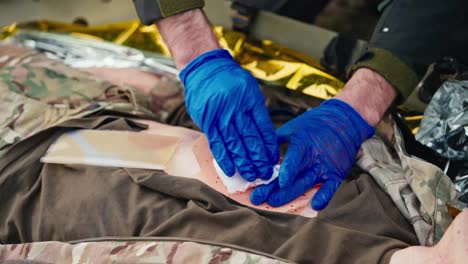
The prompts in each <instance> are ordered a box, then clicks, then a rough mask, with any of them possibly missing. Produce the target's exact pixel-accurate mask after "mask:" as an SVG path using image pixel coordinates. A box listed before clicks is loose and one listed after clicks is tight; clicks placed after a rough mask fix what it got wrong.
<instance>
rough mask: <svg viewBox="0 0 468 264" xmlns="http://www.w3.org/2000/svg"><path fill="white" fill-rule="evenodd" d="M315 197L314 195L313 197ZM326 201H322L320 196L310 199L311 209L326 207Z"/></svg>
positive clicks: (317, 209)
mask: <svg viewBox="0 0 468 264" xmlns="http://www.w3.org/2000/svg"><path fill="white" fill-rule="evenodd" d="M314 198H315V197H314ZM327 205H328V201H324V200H323V199H322V198H318V199H312V209H314V210H316V211H320V210H322V209H324V208H325V207H327Z"/></svg>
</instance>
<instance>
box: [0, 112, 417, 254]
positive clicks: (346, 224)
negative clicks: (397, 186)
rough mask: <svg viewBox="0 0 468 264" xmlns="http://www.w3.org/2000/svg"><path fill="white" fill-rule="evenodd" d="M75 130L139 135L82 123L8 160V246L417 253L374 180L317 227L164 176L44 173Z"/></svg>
mask: <svg viewBox="0 0 468 264" xmlns="http://www.w3.org/2000/svg"><path fill="white" fill-rule="evenodd" d="M73 128H94V129H115V130H139V129H143V127H142V126H140V125H138V124H136V123H134V122H131V121H129V120H127V119H125V118H120V117H117V116H100V117H93V118H82V119H76V120H72V121H68V122H66V123H63V124H62V125H60V126H58V127H53V128H50V129H47V130H45V131H42V132H40V133H38V134H36V135H35V136H32V137H30V138H28V139H26V140H23V141H21V142H19V143H17V144H16V145H14V146H13V147H12V148H10V149H9V150H8V152H7V153H6V154H5V155H3V157H1V158H0V201H1V203H0V242H1V243H24V242H30V241H47V240H58V241H70V240H79V239H85V238H93V237H103V236H115V237H127V236H145V237H149V236H152V237H156V236H158V237H180V238H192V239H203V240H208V241H213V242H219V243H229V244H233V245H237V246H242V247H246V248H249V249H253V250H257V251H261V252H265V253H268V254H273V255H276V256H279V257H282V258H285V259H288V260H292V261H296V262H302V263H379V262H383V263H387V262H388V260H389V258H390V256H391V254H392V253H393V252H394V251H395V250H396V249H399V248H404V247H407V246H408V245H416V244H417V243H418V241H417V238H416V236H415V234H414V231H413V229H412V227H411V225H410V224H409V223H408V222H407V220H406V219H405V218H404V217H403V216H402V215H401V214H400V212H399V211H398V209H397V208H396V207H395V205H394V204H393V202H392V200H391V199H390V198H389V197H388V196H387V195H386V194H385V193H384V192H383V191H382V190H381V189H380V188H379V187H378V186H377V185H376V183H375V182H374V181H373V180H372V178H371V177H370V176H368V175H366V174H358V173H354V174H356V175H355V176H351V177H349V178H348V180H346V181H345V182H344V183H343V184H342V185H341V186H340V188H339V189H338V191H337V193H336V194H335V196H334V198H333V200H332V201H331V203H330V204H329V205H328V207H327V208H326V209H325V210H323V211H321V212H320V213H319V215H318V217H317V218H313V219H310V218H304V217H300V216H294V215H287V214H280V213H272V212H266V211H259V210H254V209H251V208H248V207H246V206H242V205H239V204H237V203H236V202H234V201H232V200H230V199H228V198H226V197H225V196H223V195H222V194H220V193H218V192H216V191H214V190H213V189H211V188H209V187H208V186H206V185H205V184H203V183H202V182H200V181H197V180H193V179H187V178H180V177H175V176H170V175H167V174H165V173H164V172H161V171H149V170H133V169H132V170H129V169H119V168H107V167H91V166H66V165H53V164H42V163H40V158H41V157H42V156H43V155H44V153H45V152H46V150H47V148H48V147H49V146H50V145H51V144H52V142H53V141H54V140H55V139H56V138H57V137H58V136H60V135H61V134H62V133H64V132H65V131H68V130H70V129H73Z"/></svg>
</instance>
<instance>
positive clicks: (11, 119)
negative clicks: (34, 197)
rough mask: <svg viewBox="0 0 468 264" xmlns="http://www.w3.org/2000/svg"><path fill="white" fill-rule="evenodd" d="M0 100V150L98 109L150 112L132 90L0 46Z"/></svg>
mask: <svg viewBox="0 0 468 264" xmlns="http://www.w3.org/2000/svg"><path fill="white" fill-rule="evenodd" d="M0 102H1V104H0V113H2V114H1V115H0V155H2V154H3V153H4V152H5V151H6V149H7V148H8V147H10V146H11V145H12V144H14V143H16V142H19V141H20V140H23V139H25V138H27V137H29V136H32V135H34V134H35V133H37V132H40V131H42V130H45V129H47V128H49V127H52V126H55V125H57V124H59V123H62V122H64V121H67V120H70V119H73V118H80V117H84V116H87V115H90V114H93V113H97V112H99V111H102V110H113V111H119V112H124V113H128V114H134V115H146V116H151V115H152V114H151V112H150V111H149V110H146V107H145V106H147V102H148V100H147V99H146V98H145V97H144V96H142V95H141V94H139V93H138V92H137V91H135V90H132V89H130V88H128V87H119V86H116V85H113V84H111V83H109V82H106V81H101V80H96V79H95V78H93V77H91V76H90V75H89V74H87V73H83V72H80V71H78V70H75V69H71V68H69V67H67V66H65V65H64V64H62V63H60V62H57V61H54V60H50V59H48V58H46V57H45V55H43V54H40V53H38V52H36V51H32V50H29V49H25V48H19V47H16V46H0Z"/></svg>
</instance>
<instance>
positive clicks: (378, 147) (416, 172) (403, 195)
mask: <svg viewBox="0 0 468 264" xmlns="http://www.w3.org/2000/svg"><path fill="white" fill-rule="evenodd" d="M357 164H358V165H359V166H360V167H361V168H362V169H363V170H365V171H367V172H368V173H369V174H370V175H372V177H373V178H374V179H375V181H376V182H377V183H378V184H379V185H380V187H382V188H383V189H384V190H385V192H387V193H388V194H389V195H390V197H391V198H392V200H393V201H394V202H395V204H396V206H397V207H398V209H399V210H400V212H401V213H402V214H403V215H404V216H405V217H406V219H408V221H410V222H411V224H412V225H413V227H414V230H415V232H416V235H417V236H418V239H419V242H420V243H421V245H427V246H429V245H433V244H434V243H436V242H438V241H439V240H440V239H441V238H442V235H443V234H444V233H445V231H446V230H447V228H448V226H449V225H450V223H451V222H452V220H453V218H452V215H451V214H450V213H449V211H448V208H447V203H448V202H450V201H452V200H453V199H455V198H456V197H457V196H458V193H457V191H456V189H455V186H454V184H453V183H452V181H451V180H450V178H449V177H448V176H447V175H446V174H445V173H444V172H443V171H442V170H440V169H439V168H438V167H436V166H435V165H433V164H431V163H428V162H426V161H424V160H421V159H418V158H415V157H411V156H410V155H408V154H407V152H406V150H405V144H404V141H403V139H402V135H401V132H400V131H399V130H398V128H397V127H396V125H395V123H394V121H393V119H392V118H391V116H387V117H386V119H384V120H383V121H382V122H381V123H380V124H379V126H378V127H377V133H376V135H375V136H374V137H372V138H370V139H369V140H367V141H366V142H364V144H363V145H362V146H361V149H360V152H359V154H358V160H357Z"/></svg>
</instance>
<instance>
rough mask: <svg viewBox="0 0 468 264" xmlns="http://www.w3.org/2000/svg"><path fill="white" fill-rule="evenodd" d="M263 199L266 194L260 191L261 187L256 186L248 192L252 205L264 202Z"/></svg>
mask: <svg viewBox="0 0 468 264" xmlns="http://www.w3.org/2000/svg"><path fill="white" fill-rule="evenodd" d="M265 200H266V195H265V194H264V193H263V192H262V190H261V188H256V189H255V190H253V191H252V193H251V194H250V201H251V202H252V203H253V204H254V205H260V204H262V203H264V202H265Z"/></svg>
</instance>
